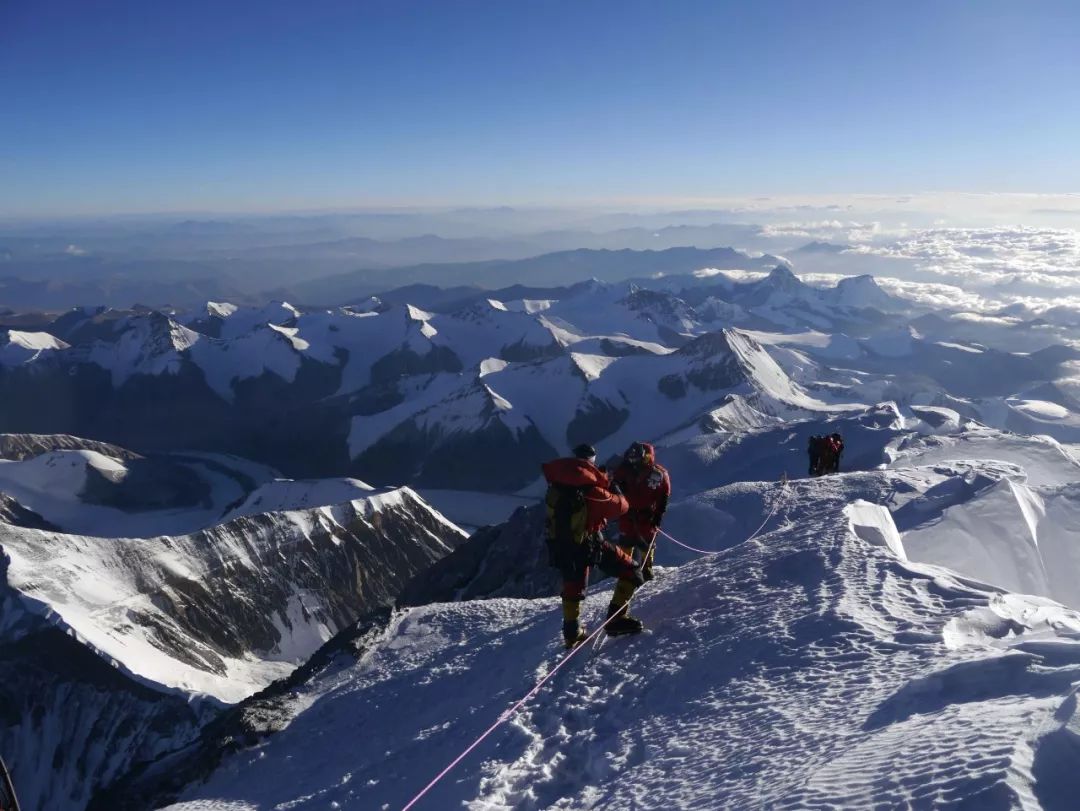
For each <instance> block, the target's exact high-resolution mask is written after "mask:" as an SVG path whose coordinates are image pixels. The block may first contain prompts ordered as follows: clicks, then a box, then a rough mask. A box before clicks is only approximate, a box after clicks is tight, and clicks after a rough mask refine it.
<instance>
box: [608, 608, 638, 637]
mask: <svg viewBox="0 0 1080 811" xmlns="http://www.w3.org/2000/svg"><path fill="white" fill-rule="evenodd" d="M615 614H617V615H618V616H616V617H615V619H613V620H611V622H609V623H608V624H607V625H606V626H605V627H604V630H605V631H607V634H608V636H623V635H625V634H640V633H641V631H642V630H643V629H644V628H645V625H644V624H643V623H642V622H641V620H639V619H638V618H637V617H633V616H631V615H630V612H629V611H627V610H626V606H625V605H621V606H619V607H618V608H613V607H611V606H608V617H611V616H613V615H615Z"/></svg>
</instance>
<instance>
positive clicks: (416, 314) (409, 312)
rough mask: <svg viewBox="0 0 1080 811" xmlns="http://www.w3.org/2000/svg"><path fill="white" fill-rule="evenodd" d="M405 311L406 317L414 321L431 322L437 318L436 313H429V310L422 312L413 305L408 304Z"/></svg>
mask: <svg viewBox="0 0 1080 811" xmlns="http://www.w3.org/2000/svg"><path fill="white" fill-rule="evenodd" d="M404 311H405V316H406V317H407V318H409V319H411V320H412V321H430V320H431V319H432V318H434V317H435V314H434V313H429V312H427V310H421V309H420V308H419V307H415V306H413V305H412V304H406V305H405V307H404Z"/></svg>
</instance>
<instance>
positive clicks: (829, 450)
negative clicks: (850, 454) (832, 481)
mask: <svg viewBox="0 0 1080 811" xmlns="http://www.w3.org/2000/svg"><path fill="white" fill-rule="evenodd" d="M806 452H807V454H808V455H809V456H810V475H811V476H824V475H825V474H826V473H839V472H840V456H841V455H842V454H843V453H844V438H843V437H842V436H840V434H838V433H832V434H829V435H828V436H812V437H810V441H809V442H808V443H807V446H806Z"/></svg>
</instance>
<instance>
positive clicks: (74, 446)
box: [0, 434, 139, 462]
mask: <svg viewBox="0 0 1080 811" xmlns="http://www.w3.org/2000/svg"><path fill="white" fill-rule="evenodd" d="M50 451H96V452H97V453H100V454H103V455H104V456H111V457H112V458H113V459H119V460H121V461H126V460H129V459H137V458H138V457H139V455H138V454H136V453H132V452H131V451H129V450H127V449H126V448H121V447H120V446H119V445H110V444H109V443H107V442H95V441H94V440H92V439H83V438H82V437H77V436H70V435H69V434H0V459H10V460H11V461H14V462H21V461H23V460H24V459H32V458H34V457H35V456H40V455H41V454H43V453H49V452H50Z"/></svg>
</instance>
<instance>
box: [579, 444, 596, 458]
mask: <svg viewBox="0 0 1080 811" xmlns="http://www.w3.org/2000/svg"><path fill="white" fill-rule="evenodd" d="M574 456H575V457H577V458H578V459H595V458H596V448H594V447H593V446H592V445H589V444H588V443H585V442H582V443H581V444H580V445H578V446H577V447H576V448H574Z"/></svg>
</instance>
